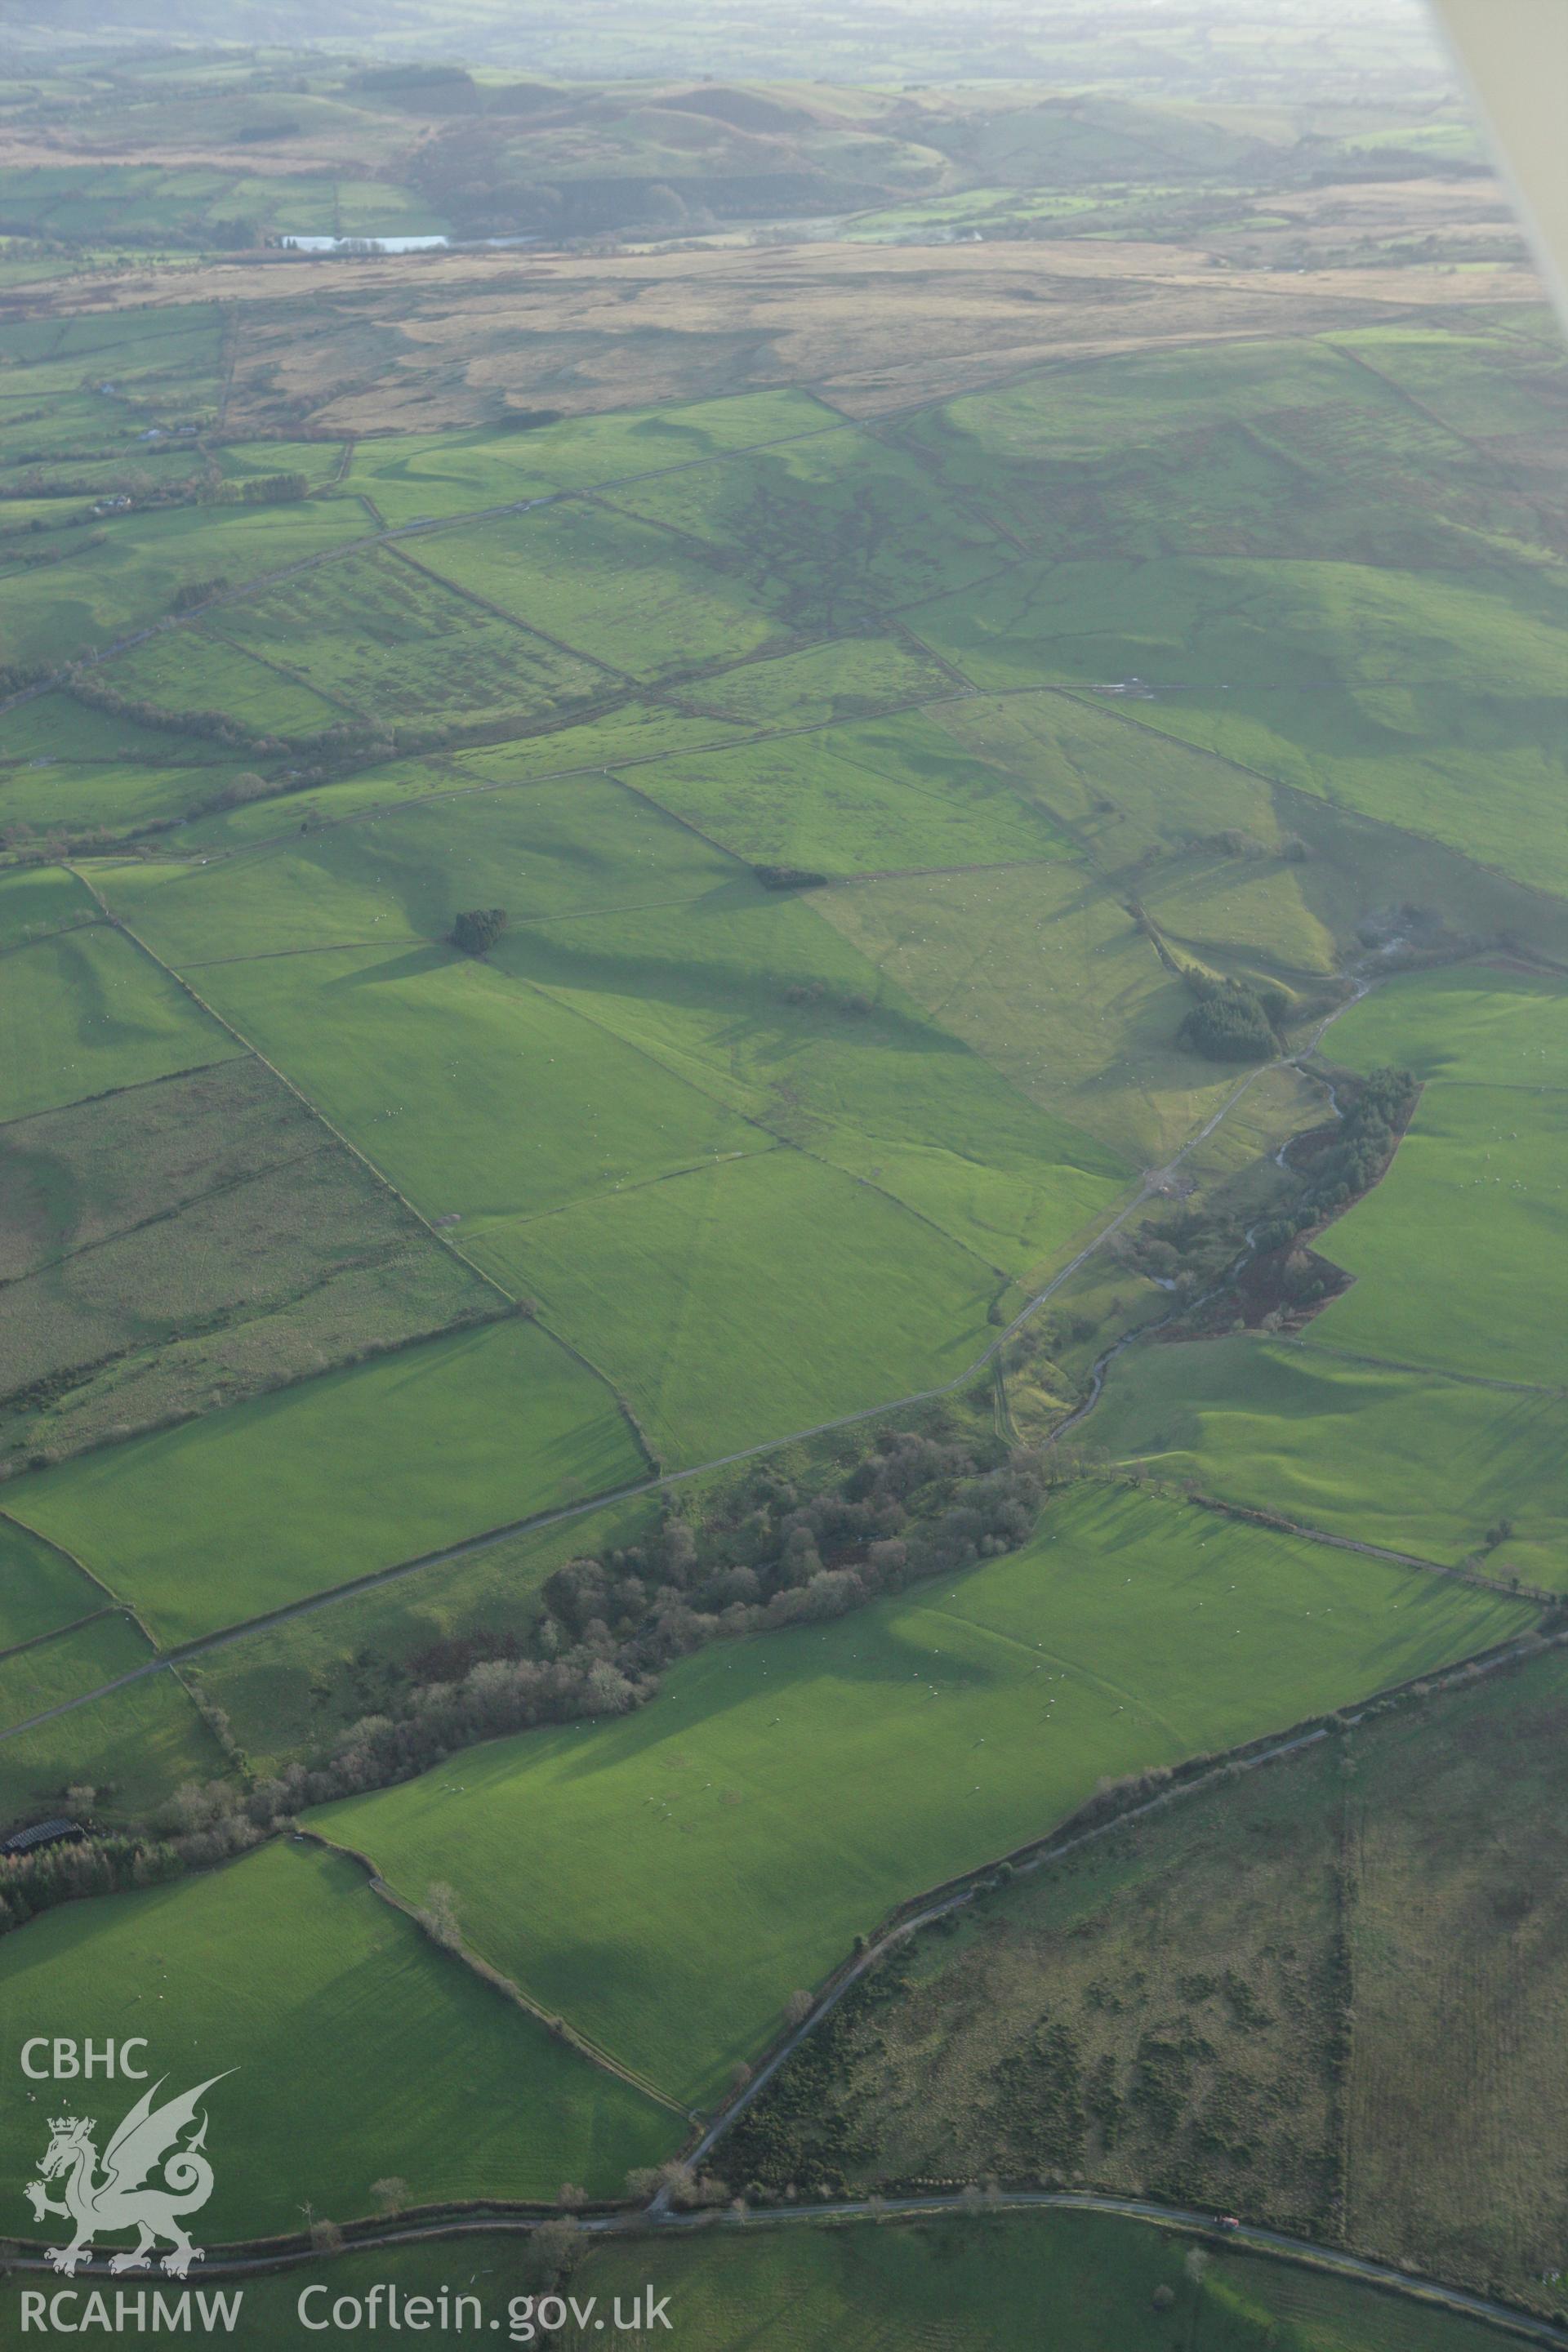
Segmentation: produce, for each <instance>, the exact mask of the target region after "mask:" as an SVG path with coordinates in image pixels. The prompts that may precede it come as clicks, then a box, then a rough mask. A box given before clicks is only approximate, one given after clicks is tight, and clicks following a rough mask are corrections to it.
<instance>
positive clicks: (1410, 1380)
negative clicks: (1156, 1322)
mask: <svg viewBox="0 0 1568 2352" xmlns="http://www.w3.org/2000/svg"><path fill="white" fill-rule="evenodd" d="M1084 1428H1085V1434H1086V1435H1087V1436H1088V1437H1089V1439H1090V1441H1091V1442H1092V1443H1093V1444H1097V1445H1103V1446H1105V1447H1107V1448H1108V1449H1109V1451H1110V1454H1111V1456H1112V1458H1113V1459H1115V1460H1117V1461H1126V1462H1141V1463H1143V1464H1144V1465H1147V1466H1148V1467H1149V1468H1150V1469H1152V1471H1154V1472H1155V1473H1156V1475H1160V1476H1162V1477H1172V1478H1195V1479H1196V1480H1197V1481H1198V1482H1199V1484H1200V1485H1201V1486H1203V1487H1205V1489H1206V1490H1207V1491H1208V1492H1209V1493H1211V1494H1214V1495H1218V1496H1223V1497H1225V1498H1226V1500H1227V1501H1232V1502H1237V1503H1242V1504H1245V1505H1247V1507H1249V1508H1253V1509H1258V1510H1266V1511H1278V1512H1279V1513H1281V1514H1282V1515H1283V1516H1284V1517H1287V1518H1293V1519H1298V1520H1300V1522H1301V1523H1302V1524H1303V1525H1304V1526H1308V1527H1315V1528H1323V1529H1324V1530H1325V1531H1326V1532H1327V1533H1329V1534H1331V1535H1340V1536H1350V1537H1352V1538H1354V1539H1355V1540H1356V1541H1358V1542H1363V1543H1374V1544H1383V1545H1386V1546H1388V1547H1389V1548H1391V1549H1394V1550H1401V1551H1408V1552H1412V1553H1414V1554H1415V1556H1416V1557H1418V1558H1425V1559H1434V1560H1439V1561H1443V1562H1446V1563H1447V1564H1449V1565H1456V1564H1458V1562H1459V1561H1461V1560H1462V1559H1464V1558H1465V1557H1466V1555H1467V1554H1468V1553H1469V1552H1470V1551H1472V1550H1474V1549H1476V1548H1477V1547H1479V1546H1480V1545H1482V1544H1483V1543H1484V1541H1485V1538H1486V1531H1487V1529H1488V1528H1490V1527H1493V1526H1495V1525H1496V1524H1497V1523H1498V1522H1499V1521H1500V1520H1502V1519H1511V1520H1512V1521H1513V1523H1514V1533H1513V1535H1512V1536H1511V1537H1510V1539H1509V1541H1508V1543H1507V1544H1506V1545H1505V1546H1504V1547H1503V1549H1501V1550H1500V1551H1499V1552H1497V1553H1496V1554H1495V1555H1494V1556H1493V1557H1492V1558H1491V1559H1490V1560H1489V1563H1488V1566H1489V1571H1490V1573H1492V1574H1493V1575H1507V1574H1508V1573H1509V1572H1510V1570H1517V1571H1518V1572H1519V1573H1520V1574H1521V1575H1523V1576H1525V1577H1527V1578H1529V1579H1530V1580H1532V1581H1536V1582H1539V1583H1542V1584H1544V1585H1549V1586H1551V1587H1552V1588H1553V1589H1555V1588H1557V1587H1559V1586H1561V1585H1562V1584H1563V1581H1564V1573H1565V1571H1564V1563H1563V1549H1562V1542H1561V1533H1560V1531H1561V1528H1562V1521H1563V1505H1564V1496H1563V1446H1564V1437H1565V1433H1568V1406H1565V1404H1564V1402H1563V1399H1562V1398H1561V1397H1559V1396H1557V1395H1555V1394H1552V1393H1546V1394H1542V1393H1540V1392H1535V1391H1511V1392H1510V1391H1506V1390H1501V1389H1495V1388H1487V1387H1483V1386H1480V1385H1479V1384H1477V1383H1474V1382H1470V1381H1463V1380H1453V1379H1448V1378H1446V1377H1445V1376H1444V1375H1443V1374H1442V1373H1441V1372H1424V1371H1415V1370H1412V1371H1405V1370H1395V1369H1394V1368H1392V1367H1390V1366H1386V1365H1380V1364H1369V1363H1365V1362H1363V1361H1361V1360H1357V1359H1356V1358H1354V1357H1348V1356H1340V1355H1336V1354H1333V1353H1331V1351H1330V1349H1328V1348H1326V1347H1314V1346H1312V1345H1310V1344H1307V1345H1296V1346H1291V1345H1289V1343H1275V1342H1272V1341H1269V1340H1265V1339H1252V1338H1246V1339H1205V1340H1201V1341H1197V1342H1194V1343H1190V1344H1188V1345H1185V1346H1179V1347H1172V1346H1159V1345H1156V1346H1152V1347H1150V1348H1145V1349H1139V1350H1137V1351H1135V1352H1134V1353H1132V1354H1131V1355H1128V1356H1124V1357H1123V1358H1122V1359H1121V1361H1120V1362H1119V1363H1118V1364H1117V1366H1116V1368H1115V1370H1114V1372H1113V1374H1112V1377H1111V1378H1110V1381H1108V1382H1107V1384H1106V1391H1105V1394H1104V1396H1103V1398H1102V1399H1101V1401H1100V1404H1099V1405H1098V1406H1097V1407H1096V1408H1095V1412H1094V1414H1093V1416H1092V1418H1091V1419H1090V1420H1089V1422H1087V1423H1085V1424H1084Z"/></svg>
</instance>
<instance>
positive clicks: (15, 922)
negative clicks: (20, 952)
mask: <svg viewBox="0 0 1568 2352" xmlns="http://www.w3.org/2000/svg"><path fill="white" fill-rule="evenodd" d="M98 917H99V910H98V908H97V907H96V906H95V905H94V904H93V900H92V894H91V892H90V891H89V889H88V888H87V887H86V885H85V884H84V883H83V882H82V881H81V880H80V879H79V877H78V876H77V875H75V874H67V873H65V872H63V871H62V870H61V868H60V867H59V866H23V867H22V868H21V869H20V870H19V871H18V872H16V873H13V874H7V875H5V876H4V877H0V949H4V948H19V947H26V945H27V944H28V942H29V941H30V940H37V939H43V938H47V935H48V934H49V933H50V932H51V931H64V930H69V929H73V928H74V927H75V926H76V925H77V924H79V923H84V922H88V923H91V922H96V921H97V920H98Z"/></svg>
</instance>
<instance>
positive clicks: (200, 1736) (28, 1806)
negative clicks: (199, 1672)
mask: <svg viewBox="0 0 1568 2352" xmlns="http://www.w3.org/2000/svg"><path fill="white" fill-rule="evenodd" d="M94 1630H95V1631H96V1629H94ZM90 1638H92V1636H91V1635H87V1636H84V1637H83V1639H84V1640H86V1639H90ZM123 1670H124V1669H123V1667H121V1671H123ZM225 1761H226V1759H225V1757H224V1753H223V1750H222V1749H221V1748H219V1746H218V1744H217V1741H216V1739H215V1738H213V1736H212V1734H211V1732H210V1731H209V1730H208V1729H207V1728H206V1726H205V1724H204V1723H203V1721H202V1719H201V1717H200V1716H199V1715H198V1714H197V1712H196V1710H195V1707H194V1706H192V1704H191V1701H190V1698H189V1696H187V1694H186V1693H185V1692H184V1690H182V1689H181V1687H180V1685H179V1684H178V1682H177V1681H176V1680H175V1678H174V1675H172V1674H156V1675H146V1676H145V1677H144V1678H143V1679H142V1681H140V1682H134V1683H128V1684H127V1685H125V1687H124V1688H123V1689H122V1690H117V1691H111V1692H110V1694H109V1695H108V1696H107V1697H104V1698H99V1699H93V1700H91V1701H89V1703H88V1704H87V1705H86V1706H79V1707H75V1708H73V1709H72V1711H71V1712H70V1714H68V1715H62V1716H58V1717H56V1718H55V1719H54V1720H53V1721H52V1722H50V1723H44V1724H40V1725H38V1726H37V1728H36V1729H34V1730H32V1731H24V1732H20V1733H18V1734H17V1735H16V1737H15V1738H7V1739H5V1740H4V1741H3V1742H0V1780H3V1783H4V1788H5V1813H6V1816H7V1818H8V1819H10V1820H14V1821H18V1822H30V1821H41V1820H42V1819H43V1818H44V1817H45V1816H46V1815H47V1814H49V1813H57V1812H58V1811H60V1810H61V1809H62V1806H64V1805H68V1804H70V1803H72V1802H73V1800H72V1799H71V1798H70V1796H69V1795H68V1790H72V1789H81V1788H89V1789H92V1790H96V1792H97V1793H96V1795H95V1797H94V1798H93V1800H92V1810H93V1812H94V1814H95V1816H96V1817H97V1819H98V1820H99V1821H100V1822H104V1823H105V1824H107V1825H108V1826H110V1827H112V1826H113V1825H114V1824H115V1823H117V1822H129V1823H131V1824H132V1825H133V1826H134V1827H136V1828H142V1827H143V1826H144V1825H145V1823H146V1822H148V1821H149V1820H150V1819H151V1817H152V1816H153V1814H154V1813H155V1812H156V1811H159V1810H160V1808H162V1807H163V1806H164V1805H166V1804H167V1803H168V1801H169V1800H170V1798H171V1797H172V1796H173V1795H174V1791H175V1790H176V1789H178V1788H181V1787H183V1786H184V1783H185V1782H186V1781H187V1780H215V1779H216V1778H217V1777H218V1775H219V1774H220V1773H222V1771H223V1770H224V1768H225ZM83 1801H84V1800H81V1799H77V1800H75V1802H77V1803H81V1802H83ZM87 1916H89V1918H90V1917H92V1916H95V1915H94V1914H93V1913H92V1912H90V1911H89V1913H88V1914H87Z"/></svg>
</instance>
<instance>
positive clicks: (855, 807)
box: [638, 714, 1067, 875]
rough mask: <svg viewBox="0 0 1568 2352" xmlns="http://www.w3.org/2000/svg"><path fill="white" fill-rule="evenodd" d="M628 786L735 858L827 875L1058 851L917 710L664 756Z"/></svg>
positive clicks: (1049, 832)
mask: <svg viewBox="0 0 1568 2352" xmlns="http://www.w3.org/2000/svg"><path fill="white" fill-rule="evenodd" d="M638 782H639V783H640V785H641V787H642V789H643V790H644V791H645V792H647V793H649V794H650V795H651V797H652V798H654V799H655V800H658V801H659V802H661V803H663V805H664V806H665V807H667V808H670V809H673V810H675V811H676V813H677V814H679V815H680V816H683V817H685V818H687V819H688V820H689V822H690V823H691V824H697V825H700V826H701V827H702V829H703V831H704V832H706V833H709V834H711V835H714V837H715V838H716V839H718V840H720V841H721V842H722V843H723V844H724V845H725V847H726V848H727V849H732V850H734V851H735V853H736V854H737V856H742V857H745V858H750V859H752V860H753V861H756V862H759V863H765V864H771V865H778V866H802V867H805V868H806V869H808V870H816V871H818V872H822V873H826V874H833V875H838V874H855V873H860V872H866V871H877V870H879V869H882V868H885V867H889V866H891V867H898V868H902V867H909V866H993V865H994V866H999V865H1005V864H1008V863H1011V862H1013V861H1014V860H1026V861H1029V862H1035V861H1039V860H1045V859H1048V858H1054V857H1060V856H1063V855H1065V854H1066V849H1067V845H1066V844H1065V843H1064V841H1063V839H1062V836H1061V835H1060V834H1059V832H1058V830H1057V828H1056V827H1055V826H1054V825H1053V824H1051V821H1050V819H1049V818H1048V817H1047V815H1046V814H1045V813H1044V812H1043V811H1042V810H1039V809H1036V808H1030V807H1028V806H1027V805H1026V804H1025V803H1022V802H1021V800H1020V799H1019V797H1018V796H1017V795H1016V794H1015V793H1012V792H1011V791H1009V790H1008V789H1007V786H1006V783H1005V782H1004V780H1003V779H1002V778H1000V777H998V776H995V775H991V774H987V773H986V772H985V771H984V769H983V768H980V767H979V766H978V765H977V764H976V762H975V761H973V759H966V758H965V757H964V755H963V753H962V752H961V751H958V750H957V749H955V747H954V745H953V743H952V739H951V737H950V736H948V735H947V734H945V733H944V732H943V731H942V729H941V728H940V727H939V726H937V725H936V724H934V723H933V722H932V720H931V719H928V718H926V717H924V716H923V715H921V714H910V715H908V716H905V717H903V718H899V719H883V720H880V721H878V722H873V723H869V724H867V725H864V726H860V727H847V728H841V729H835V730H831V731H830V732H829V733H828V734H827V735H826V737H824V736H806V737H804V738H802V737H794V738H792V737H785V738H784V739H783V740H780V741H778V742H774V743H770V744H759V745H756V746H745V747H737V748H735V749H733V750H731V751H721V752H718V753H715V754H710V756H709V757H708V758H706V759H696V760H667V761H661V762H660V763H659V766H658V770H657V772H653V773H650V774H646V775H643V776H641V777H639V778H638Z"/></svg>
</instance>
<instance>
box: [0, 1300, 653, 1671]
mask: <svg viewBox="0 0 1568 2352" xmlns="http://www.w3.org/2000/svg"><path fill="white" fill-rule="evenodd" d="M644 1468H645V1465H644V1463H643V1459H642V1456H641V1454H640V1453H639V1451H638V1448H637V1444H635V1442H634V1440H633V1438H632V1435H631V1433H630V1431H629V1430H628V1428H627V1427H626V1423H625V1422H624V1421H623V1420H622V1418H621V1417H620V1415H619V1414H618V1413H617V1412H616V1408H615V1405H614V1403H613V1402H612V1400H611V1398H610V1396H609V1394H608V1391H606V1390H605V1389H604V1388H603V1387H601V1386H600V1385H599V1383H598V1382H596V1381H595V1380H594V1378H593V1376H592V1374H591V1373H589V1372H587V1371H585V1370H584V1369H583V1368H582V1366H581V1365H580V1364H578V1363H576V1362H574V1360H573V1359H572V1358H571V1357H570V1356H569V1355H568V1354H567V1353H566V1352H565V1350H564V1349H562V1348H560V1347H558V1346H557V1345H556V1343H555V1342H554V1340H552V1339H550V1338H549V1337H548V1335H547V1334H546V1333H545V1332H543V1331H542V1330H541V1329H540V1328H538V1326H537V1325H535V1324H532V1323H529V1322H526V1321H524V1320H522V1319H521V1318H513V1319H511V1320H509V1321H506V1322H503V1323H498V1324H491V1325H490V1326H489V1328H486V1329H484V1330H479V1331H468V1332H459V1333H458V1334H456V1335H455V1336H454V1337H452V1338H449V1339H430V1340H426V1341H425V1342H424V1343H423V1344H422V1345H419V1346H416V1347H413V1348H407V1349H403V1350H401V1351H400V1352H396V1353H394V1354H391V1355H388V1356H384V1357H383V1358H382V1359H381V1360H379V1361H372V1362H370V1363H366V1364H361V1365H357V1366H354V1367H353V1368H352V1369H349V1370H342V1371H336V1372H327V1373H323V1374H322V1375H321V1377H320V1378H319V1379H317V1380H313V1381H302V1382H300V1384H299V1385H297V1386H295V1387H293V1388H289V1389H284V1390H281V1391H279V1393H278V1394H276V1395H274V1396H264V1397H258V1398H255V1399H253V1400H252V1401H251V1402H249V1403H247V1404H239V1405H235V1406H233V1407H231V1408H230V1409H229V1410H228V1411H227V1412H221V1413H211V1414H207V1415H205V1416H204V1417H203V1418H201V1419H199V1420H195V1421H188V1422H186V1423H184V1425H183V1426H181V1427H179V1428H177V1429H171V1430H166V1431H163V1432H161V1433H159V1434H157V1435H156V1436H152V1437H142V1438H136V1439H133V1440H132V1442H131V1443H130V1444H125V1445H118V1446H110V1447H109V1448H107V1449H104V1450H100V1451H99V1452H97V1453H93V1454H81V1455H79V1456H78V1457H77V1458H76V1459H75V1460H74V1461H70V1462H66V1463H62V1464H61V1465H59V1466H58V1468H56V1469H52V1470H44V1471H37V1472H32V1473H29V1474H28V1475H26V1476H25V1477H22V1478H19V1479H16V1480H13V1482H12V1484H11V1485H10V1486H9V1487H8V1488H7V1489H6V1504H7V1508H8V1509H9V1510H10V1511H12V1512H13V1513H14V1514H15V1516H16V1517H18V1518H19V1519H21V1520H22V1521H23V1523H24V1524H25V1525H26V1526H28V1527H30V1528H36V1529H37V1531H38V1532H39V1533H41V1534H43V1535H44V1536H46V1537H47V1538H50V1539H51V1540H52V1541H54V1542H57V1543H60V1544H63V1545H66V1546H68V1548H69V1549H71V1550H72V1551H74V1552H76V1553H78V1554H79V1557H80V1558H82V1559H85V1560H87V1561H88V1563H89V1565H90V1566H91V1567H92V1569H93V1570H95V1572H96V1573H97V1574H98V1575H100V1576H101V1578H102V1579H103V1580H104V1582H105V1583H106V1584H107V1585H109V1586H110V1588H111V1589H112V1591H114V1592H115V1594H116V1595H117V1596H118V1597H120V1598H121V1599H123V1600H126V1601H130V1602H131V1603H132V1606H133V1607H135V1608H136V1609H137V1610H138V1611H139V1612H142V1613H143V1614H144V1615H145V1616H146V1618H147V1620H148V1622H150V1623H152V1624H153V1626H154V1628H155V1629H156V1631H157V1632H158V1633H159V1634H160V1636H161V1637H162V1638H163V1639H164V1640H166V1641H186V1640H189V1639H190V1638H191V1637H192V1636H193V1635H195V1634H198V1633H210V1632H212V1631H213V1630H214V1629H215V1628H216V1627H218V1626H220V1625H226V1624H232V1623H235V1622H238V1621H239V1620H242V1619H245V1618H248V1617H258V1616H260V1615H262V1614H264V1613H265V1612H267V1611H268V1610H271V1609H276V1608H279V1607H281V1606H282V1605H284V1604H285V1603H287V1602H288V1601H296V1600H300V1599H301V1598H302V1597H303V1596H304V1595H305V1594H307V1593H310V1592H314V1591H320V1590H321V1588H322V1587H323V1586H328V1585H335V1584H346V1583H348V1582H349V1581H350V1580H352V1579H353V1578H354V1577H356V1576H363V1575H364V1574H365V1573H366V1572H367V1571H369V1570H373V1569H377V1568H387V1567H390V1566H392V1565H393V1564H394V1563H395V1562H397V1561H400V1560H405V1559H416V1558H417V1557H418V1556H419V1555H420V1554H421V1553H423V1552H426V1551H433V1550H435V1549H437V1548H438V1547H439V1546H441V1545H442V1544H446V1543H455V1542H457V1541H458V1539H459V1538H462V1537H464V1536H468V1535H478V1534H479V1533H481V1532H482V1531H483V1530H484V1529H486V1528H493V1527H500V1526H502V1525H504V1524H505V1523H506V1522H508V1521H510V1520H512V1519H521V1518H525V1517H529V1516H530V1515H531V1513H532V1512H535V1511H542V1510H548V1509H549V1508H550V1507H551V1506H552V1504H556V1503H563V1502H569V1501H573V1500H574V1499H575V1498H576V1497H578V1496H587V1495H594V1494H603V1493H606V1492H608V1491H609V1490H611V1489H612V1488H614V1487H616V1486H625V1485H627V1484H629V1483H631V1482H632V1481H634V1480H636V1479H637V1477H638V1476H639V1475H643V1473H644Z"/></svg>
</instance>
